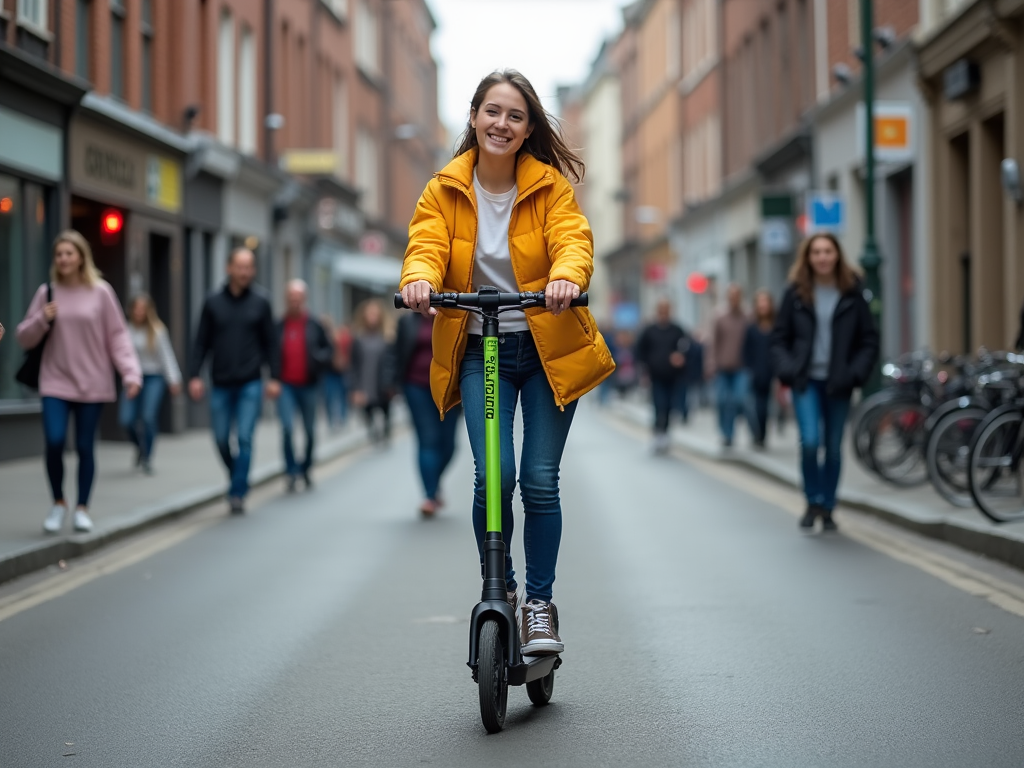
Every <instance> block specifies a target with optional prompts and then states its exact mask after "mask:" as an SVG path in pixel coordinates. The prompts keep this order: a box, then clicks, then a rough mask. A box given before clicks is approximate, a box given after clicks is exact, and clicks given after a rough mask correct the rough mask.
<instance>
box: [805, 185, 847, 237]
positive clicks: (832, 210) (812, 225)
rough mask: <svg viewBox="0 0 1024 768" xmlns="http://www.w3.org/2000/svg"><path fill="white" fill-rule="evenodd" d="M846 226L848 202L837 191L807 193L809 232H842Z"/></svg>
mask: <svg viewBox="0 0 1024 768" xmlns="http://www.w3.org/2000/svg"><path fill="white" fill-rule="evenodd" d="M845 227H846V204H845V203H844V202H843V198H842V197H841V196H840V195H838V194H837V193H835V192H808V193H807V228H808V231H809V232H842V231H843V229H844V228H845Z"/></svg>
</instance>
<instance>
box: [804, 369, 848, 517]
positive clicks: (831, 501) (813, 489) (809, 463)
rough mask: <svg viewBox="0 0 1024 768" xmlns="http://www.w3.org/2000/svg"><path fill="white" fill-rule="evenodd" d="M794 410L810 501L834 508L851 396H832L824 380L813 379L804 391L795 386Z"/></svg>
mask: <svg viewBox="0 0 1024 768" xmlns="http://www.w3.org/2000/svg"><path fill="white" fill-rule="evenodd" d="M793 410H794V411H795V413H796V421H797V426H798V427H799V428H800V456H801V466H802V468H803V474H804V495H805V496H806V497H807V503H808V505H811V504H816V505H818V506H821V507H824V508H825V509H826V510H829V511H831V510H833V509H835V506H836V489H837V488H838V487H839V471H840V468H841V459H842V446H843V429H844V427H845V426H846V416H847V414H848V413H849V412H850V398H848V397H830V396H829V395H828V394H827V393H826V391H825V382H824V381H817V380H815V379H811V380H810V381H808V382H807V389H805V390H804V391H803V392H797V391H796V390H793ZM823 445H824V448H825V457H824V461H823V462H822V461H821V460H820V457H819V453H820V449H821V447H822V446H823Z"/></svg>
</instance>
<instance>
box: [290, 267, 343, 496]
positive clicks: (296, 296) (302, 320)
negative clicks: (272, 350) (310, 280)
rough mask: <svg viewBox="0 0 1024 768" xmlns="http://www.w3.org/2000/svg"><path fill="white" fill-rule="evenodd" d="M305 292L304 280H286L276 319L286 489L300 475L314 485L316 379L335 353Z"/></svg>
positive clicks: (296, 480) (306, 291)
mask: <svg viewBox="0 0 1024 768" xmlns="http://www.w3.org/2000/svg"><path fill="white" fill-rule="evenodd" d="M307 293H308V290H307V288H306V283H305V282H304V281H302V280H292V281H291V282H289V283H288V288H287V291H286V294H285V301H286V303H287V310H286V312H285V316H284V317H283V318H282V319H281V320H279V321H278V323H277V339H278V344H277V349H279V350H280V353H281V366H280V369H281V395H280V396H279V397H278V400H277V414H278V417H279V418H280V419H281V441H282V444H283V450H284V463H285V474H286V475H287V478H288V479H287V483H288V492H289V493H291V492H293V491H294V490H295V486H296V483H297V482H298V479H299V478H300V477H301V478H302V482H303V484H304V485H305V487H306V490H307V491H308V490H309V489H310V488H312V487H313V480H312V478H311V477H310V470H311V469H312V467H313V448H314V447H315V444H316V401H317V391H318V388H317V383H318V382H319V380H320V375H321V374H322V373H323V372H324V371H326V370H327V369H328V368H330V366H331V358H332V357H333V355H334V349H333V348H332V347H331V342H330V341H329V340H328V339H327V334H326V333H325V332H324V327H323V326H322V325H320V323H319V322H317V321H316V320H315V319H314V318H313V317H311V316H310V314H309V312H308V311H307V309H306V295H307ZM296 410H298V412H299V413H300V414H301V415H302V427H303V429H304V431H305V432H306V452H305V454H304V456H303V458H302V461H297V460H296V458H295V446H294V442H293V439H292V426H293V424H294V422H295V411H296Z"/></svg>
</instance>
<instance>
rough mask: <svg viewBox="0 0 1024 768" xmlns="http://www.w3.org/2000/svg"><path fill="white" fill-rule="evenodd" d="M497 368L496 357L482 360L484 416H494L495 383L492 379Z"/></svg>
mask: <svg viewBox="0 0 1024 768" xmlns="http://www.w3.org/2000/svg"><path fill="white" fill-rule="evenodd" d="M497 370H498V361H497V358H496V357H491V356H489V357H487V358H486V359H485V360H484V418H485V419H493V418H495V416H494V412H495V409H496V406H497V394H498V393H497V385H496V383H495V381H494V374H495V373H496V372H497Z"/></svg>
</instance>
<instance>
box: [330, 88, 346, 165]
mask: <svg viewBox="0 0 1024 768" xmlns="http://www.w3.org/2000/svg"><path fill="white" fill-rule="evenodd" d="M333 112H334V131H333V133H334V156H335V157H336V158H337V165H336V172H337V174H338V176H339V177H340V178H342V179H349V164H348V91H347V90H346V88H345V79H344V78H343V77H341V76H340V75H338V76H336V77H335V78H334V110H333Z"/></svg>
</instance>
